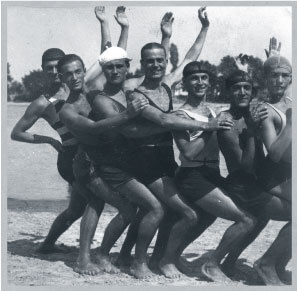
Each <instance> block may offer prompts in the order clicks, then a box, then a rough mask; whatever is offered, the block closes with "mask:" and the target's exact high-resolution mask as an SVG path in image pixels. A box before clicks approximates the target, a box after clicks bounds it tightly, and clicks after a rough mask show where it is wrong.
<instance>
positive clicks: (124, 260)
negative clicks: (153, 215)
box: [116, 208, 147, 270]
mask: <svg viewBox="0 0 297 291" xmlns="http://www.w3.org/2000/svg"><path fill="white" fill-rule="evenodd" d="M146 214H147V211H146V210H145V209H143V208H139V210H138V212H137V214H136V217H135V219H134V220H133V221H132V223H131V224H130V226H129V228H128V232H127V235H126V238H125V241H124V243H123V245H122V247H121V250H120V254H119V257H118V259H117V261H116V265H117V266H118V267H119V268H120V269H122V268H123V269H124V270H126V269H127V268H130V266H131V263H132V261H133V258H132V255H131V252H132V249H133V247H134V246H135V244H136V240H137V234H138V229H139V225H140V222H141V221H142V219H143V217H144V216H145V215H146Z"/></svg>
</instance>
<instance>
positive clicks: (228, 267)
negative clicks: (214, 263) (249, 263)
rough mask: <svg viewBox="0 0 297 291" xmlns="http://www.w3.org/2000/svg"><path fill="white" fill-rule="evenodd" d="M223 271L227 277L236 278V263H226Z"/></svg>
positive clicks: (222, 266)
mask: <svg viewBox="0 0 297 291" xmlns="http://www.w3.org/2000/svg"><path fill="white" fill-rule="evenodd" d="M221 268H222V271H223V272H224V273H225V274H226V275H227V276H234V274H235V271H236V268H235V263H234V262H229V261H226V260H225V261H224V262H223V264H222V265H221Z"/></svg>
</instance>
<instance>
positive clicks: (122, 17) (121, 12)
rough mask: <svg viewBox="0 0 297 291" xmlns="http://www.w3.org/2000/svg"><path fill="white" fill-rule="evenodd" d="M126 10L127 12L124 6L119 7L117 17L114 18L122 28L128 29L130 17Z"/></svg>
mask: <svg viewBox="0 0 297 291" xmlns="http://www.w3.org/2000/svg"><path fill="white" fill-rule="evenodd" d="M125 10H126V7H124V6H119V7H117V10H116V15H114V18H115V20H116V21H117V23H118V24H119V25H120V26H125V27H128V26H129V21H128V17H127V15H126V13H125Z"/></svg>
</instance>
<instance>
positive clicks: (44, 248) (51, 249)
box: [36, 243, 71, 255]
mask: <svg viewBox="0 0 297 291" xmlns="http://www.w3.org/2000/svg"><path fill="white" fill-rule="evenodd" d="M70 252H71V249H70V248H68V247H66V246H65V245H63V244H61V245H46V244H44V243H42V244H41V246H40V247H39V248H38V249H37V250H36V253H39V254H44V255H47V254H54V253H70Z"/></svg>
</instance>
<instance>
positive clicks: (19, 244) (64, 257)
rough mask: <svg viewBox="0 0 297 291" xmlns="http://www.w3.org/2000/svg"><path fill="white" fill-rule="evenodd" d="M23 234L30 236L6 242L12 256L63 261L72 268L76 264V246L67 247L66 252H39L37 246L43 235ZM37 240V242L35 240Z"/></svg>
mask: <svg viewBox="0 0 297 291" xmlns="http://www.w3.org/2000/svg"><path fill="white" fill-rule="evenodd" d="M23 235H26V236H30V237H31V238H27V239H19V240H15V241H9V242H7V252H8V253H10V254H11V255H12V256H21V257H27V258H34V259H39V260H44V261H48V262H58V261H60V262H63V263H64V264H65V265H66V266H68V267H70V268H74V267H75V265H76V259H77V256H78V248H77V247H68V246H67V248H68V249H69V252H67V253H52V254H41V253H39V252H38V248H39V247H40V245H41V243H40V242H39V240H40V239H44V237H43V236H40V235H34V234H27V233H23ZM37 241H38V242H37Z"/></svg>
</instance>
